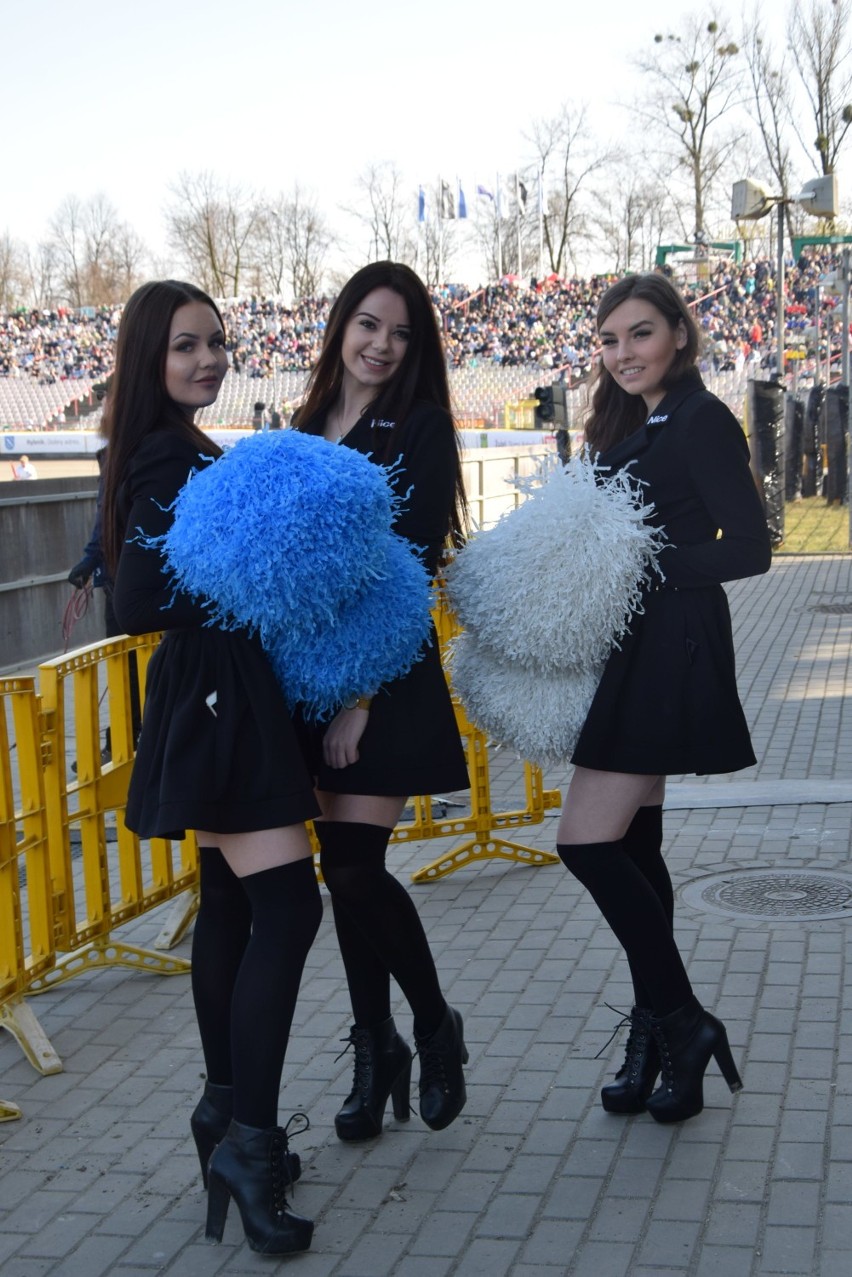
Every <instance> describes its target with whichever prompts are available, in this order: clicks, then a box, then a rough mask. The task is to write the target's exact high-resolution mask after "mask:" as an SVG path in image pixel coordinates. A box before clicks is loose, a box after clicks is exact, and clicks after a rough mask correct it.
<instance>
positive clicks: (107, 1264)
mask: <svg viewBox="0 0 852 1277" xmlns="http://www.w3.org/2000/svg"><path fill="white" fill-rule="evenodd" d="M127 1249H128V1244H127V1238H126V1237H100V1236H97V1237H87V1238H85V1239H84V1240H83V1241H82V1242H81V1243H80V1245H79V1246H78V1247H77V1248H76V1250H74V1251H72V1252H71V1253H70V1254H68V1255H66V1256H65V1257H64V1258H63V1259H60V1260H59V1262H58V1263H56V1264H55V1265H54V1266H53V1267H52V1268H51V1270H50V1274H51V1277H84V1275H85V1277H110V1275H111V1274H112V1273H113V1272H114V1271H115V1266H116V1264H117V1263H118V1262H119V1261H120V1259H121V1258H122V1256H123V1255H124V1253H125V1252H126V1251H127ZM9 1277H12V1274H10V1275H9ZM187 1277H190V1275H189V1273H187Z"/></svg>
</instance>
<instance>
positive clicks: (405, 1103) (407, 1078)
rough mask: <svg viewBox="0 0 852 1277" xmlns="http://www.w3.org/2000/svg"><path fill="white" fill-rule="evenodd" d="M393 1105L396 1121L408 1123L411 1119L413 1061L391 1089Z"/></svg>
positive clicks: (407, 1065)
mask: <svg viewBox="0 0 852 1277" xmlns="http://www.w3.org/2000/svg"><path fill="white" fill-rule="evenodd" d="M391 1103H392V1104H393V1115H394V1117H395V1118H396V1120H397V1121H398V1122H407V1121H408V1119H409V1118H410V1117H411V1060H409V1061H408V1063H407V1064H406V1066H405V1068H404V1069H403V1070H402V1072H401V1073H400V1075H399V1077H398V1078H397V1079H396V1081H395V1082H394V1084H393V1086H392V1087H391Z"/></svg>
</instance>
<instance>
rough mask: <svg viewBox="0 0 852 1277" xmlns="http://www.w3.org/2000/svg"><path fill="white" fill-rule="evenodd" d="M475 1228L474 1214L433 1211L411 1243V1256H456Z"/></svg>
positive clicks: (472, 1212)
mask: <svg viewBox="0 0 852 1277" xmlns="http://www.w3.org/2000/svg"><path fill="white" fill-rule="evenodd" d="M475 1227H476V1212H474V1211H471V1212H470V1213H468V1214H463V1213H462V1212H461V1211H446V1210H436V1211H433V1212H432V1213H431V1214H430V1216H429V1218H428V1219H427V1220H426V1222H425V1223H424V1224H423V1226H422V1228H420V1230H419V1231H418V1233H417V1235H416V1236H415V1237H414V1239H413V1241H412V1242H411V1247H410V1251H411V1254H412V1255H438V1256H441V1255H444V1256H451V1255H458V1254H460V1253H461V1252H462V1249H463V1248H465V1247H466V1245H467V1239H468V1238H469V1237H470V1236H471V1234H472V1233H473V1230H474V1228H475Z"/></svg>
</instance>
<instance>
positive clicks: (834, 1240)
mask: <svg viewBox="0 0 852 1277" xmlns="http://www.w3.org/2000/svg"><path fill="white" fill-rule="evenodd" d="M798 1222H799V1216H798V1214H797V1216H796V1223H798ZM805 1222H811V1221H805ZM814 1223H816V1221H814ZM822 1244H823V1245H824V1246H826V1247H827V1248H828V1249H829V1250H840V1249H842V1248H845V1249H846V1251H847V1253H849V1252H850V1251H852V1204H850V1203H849V1202H846V1203H843V1204H841V1203H832V1202H828V1203H826V1205H825V1208H824V1212H823V1216H822Z"/></svg>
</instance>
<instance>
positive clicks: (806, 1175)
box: [773, 1140, 824, 1181]
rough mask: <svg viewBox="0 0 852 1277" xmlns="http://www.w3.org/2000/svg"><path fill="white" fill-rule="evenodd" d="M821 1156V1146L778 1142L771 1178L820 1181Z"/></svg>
mask: <svg viewBox="0 0 852 1277" xmlns="http://www.w3.org/2000/svg"><path fill="white" fill-rule="evenodd" d="M823 1156H824V1149H823V1146H822V1144H807V1143H805V1142H804V1141H800V1142H798V1143H793V1142H792V1141H790V1140H779V1142H778V1147H777V1149H776V1153H775V1165H774V1168H773V1178H775V1179H801V1180H817V1181H821V1180H822V1177H823Z"/></svg>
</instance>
